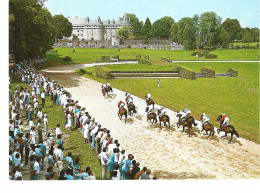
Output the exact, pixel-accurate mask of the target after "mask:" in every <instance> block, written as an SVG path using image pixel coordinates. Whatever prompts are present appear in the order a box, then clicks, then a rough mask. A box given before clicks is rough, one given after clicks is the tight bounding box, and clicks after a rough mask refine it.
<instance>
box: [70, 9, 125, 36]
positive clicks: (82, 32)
mask: <svg viewBox="0 0 260 193" xmlns="http://www.w3.org/2000/svg"><path fill="white" fill-rule="evenodd" d="M68 20H69V21H70V22H71V23H72V26H73V30H72V36H71V37H70V38H69V39H72V37H73V34H75V35H76V36H78V38H79V39H80V40H111V39H112V37H113V36H118V30H119V29H120V28H121V27H123V26H124V25H130V19H129V18H128V17H127V14H125V15H124V17H123V20H122V21H115V20H114V19H113V20H112V21H110V20H109V19H108V20H106V21H101V19H100V17H98V19H97V20H89V17H87V18H78V17H75V18H70V17H69V18H68Z"/></svg>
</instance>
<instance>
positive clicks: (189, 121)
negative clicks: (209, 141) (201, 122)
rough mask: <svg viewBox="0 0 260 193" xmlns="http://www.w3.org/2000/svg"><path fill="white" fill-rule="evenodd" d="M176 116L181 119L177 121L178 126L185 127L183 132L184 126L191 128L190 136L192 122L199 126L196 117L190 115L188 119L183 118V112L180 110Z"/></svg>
mask: <svg viewBox="0 0 260 193" xmlns="http://www.w3.org/2000/svg"><path fill="white" fill-rule="evenodd" d="M176 117H179V120H178V122H177V127H178V128H179V127H180V125H182V127H183V130H182V132H184V128H185V127H187V128H188V129H189V137H190V130H191V128H192V124H193V125H194V126H197V124H196V123H195V119H194V117H193V116H191V115H190V116H188V117H187V118H186V119H183V120H181V114H180V113H179V112H177V115H176Z"/></svg>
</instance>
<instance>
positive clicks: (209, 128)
mask: <svg viewBox="0 0 260 193" xmlns="http://www.w3.org/2000/svg"><path fill="white" fill-rule="evenodd" d="M202 118H203V115H201V117H200V120H202ZM204 130H205V131H206V134H207V135H208V131H210V133H209V136H214V134H215V130H214V126H213V124H212V123H209V122H208V123H207V124H204V125H203V126H202V130H201V132H202V131H204Z"/></svg>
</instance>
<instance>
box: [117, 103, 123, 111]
mask: <svg viewBox="0 0 260 193" xmlns="http://www.w3.org/2000/svg"><path fill="white" fill-rule="evenodd" d="M124 106H125V103H124V102H123V101H119V103H118V108H119V111H120V110H121V109H122V108H123V107H124Z"/></svg>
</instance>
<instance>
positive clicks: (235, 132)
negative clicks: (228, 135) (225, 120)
mask: <svg viewBox="0 0 260 193" xmlns="http://www.w3.org/2000/svg"><path fill="white" fill-rule="evenodd" d="M234 134H235V135H236V136H237V137H238V138H239V135H238V132H237V131H236V130H235V128H234Z"/></svg>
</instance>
